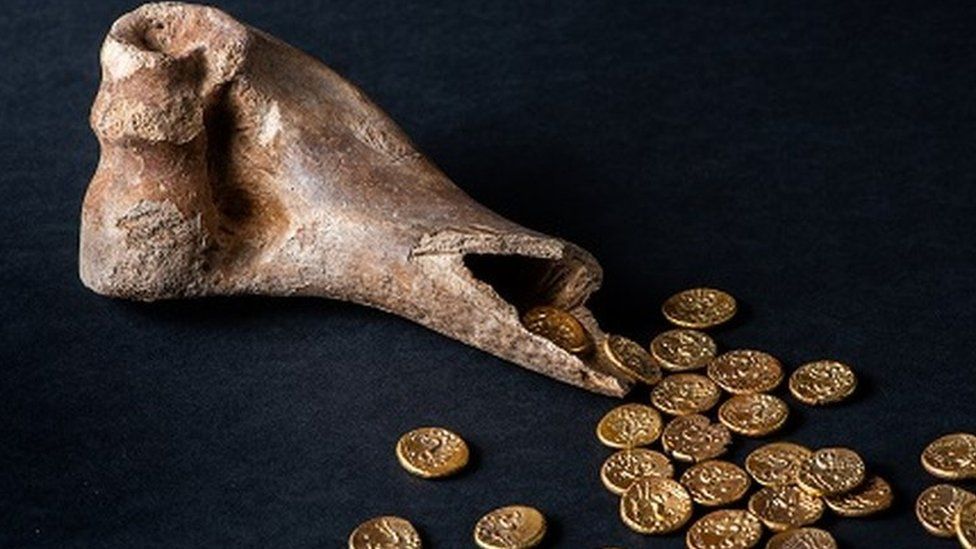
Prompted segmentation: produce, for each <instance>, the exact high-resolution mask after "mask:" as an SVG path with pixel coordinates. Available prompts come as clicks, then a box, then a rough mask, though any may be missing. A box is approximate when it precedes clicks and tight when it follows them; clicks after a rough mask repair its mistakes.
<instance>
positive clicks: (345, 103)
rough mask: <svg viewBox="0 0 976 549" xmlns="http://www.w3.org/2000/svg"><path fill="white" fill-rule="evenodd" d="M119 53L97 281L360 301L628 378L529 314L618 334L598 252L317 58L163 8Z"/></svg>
mask: <svg viewBox="0 0 976 549" xmlns="http://www.w3.org/2000/svg"><path fill="white" fill-rule="evenodd" d="M101 61H102V84H101V88H100V90H99V93H98V96H97V98H96V99H95V103H94V105H93V107H92V113H91V124H92V128H93V129H94V131H95V133H96V134H97V136H98V139H99V142H100V144H101V158H100V160H99V164H98V169H97V171H96V173H95V175H94V177H93V179H92V181H91V184H90V186H89V188H88V192H87V194H86V196H85V202H84V208H83V212H82V225H81V248H80V271H81V278H82V280H83V281H84V283H85V284H86V285H87V286H88V287H89V288H91V289H93V290H94V291H96V292H98V293H101V294H105V295H110V296H116V297H124V298H131V299H139V300H147V301H148V300H156V299H169V298H181V297H191V296H204V295H228V294H262V295H276V296H286V295H305V296H322V297H329V298H335V299H345V300H350V301H354V302H357V303H362V304H365V305H369V306H373V307H377V308H380V309H383V310H386V311H390V312H393V313H396V314H398V315H401V316H404V317H406V318H409V319H411V320H413V321H416V322H418V323H420V324H423V325H425V326H428V327H430V328H432V329H434V330H436V331H438V332H441V333H443V334H446V335H448V336H450V337H454V338H456V339H459V340H461V341H464V342H466V343H468V344H470V345H473V346H475V347H478V348H480V349H483V350H485V351H488V352H490V353H492V354H494V355H497V356H499V357H502V358H505V359H508V360H511V361H512V362H515V363H517V364H520V365H522V366H525V367H527V368H529V369H532V370H535V371H537V372H541V373H543V374H546V375H549V376H551V377H554V378H556V379H559V380H562V381H565V382H567V383H571V384H574V385H578V386H580V387H584V388H587V389H590V390H592V391H597V392H600V393H605V394H610V395H618V396H619V395H622V394H624V393H625V392H626V391H627V389H628V388H629V384H628V383H627V382H626V381H625V380H622V379H619V378H618V377H615V376H614V375H613V374H612V373H610V372H611V370H610V368H609V367H608V366H607V365H606V364H604V363H603V361H602V359H600V358H598V357H597V356H591V357H585V358H582V359H581V358H579V357H576V356H573V355H571V354H569V353H567V352H565V351H563V350H562V349H560V348H559V347H557V346H556V345H554V344H553V343H551V342H550V341H548V340H546V339H544V338H541V337H538V336H535V335H533V334H531V333H529V332H527V331H526V330H525V329H524V328H523V327H522V325H521V322H520V312H521V311H524V310H525V309H526V308H528V307H530V306H533V305H537V304H544V303H551V304H555V305H558V306H562V307H565V308H567V309H569V310H571V311H572V312H573V313H574V314H575V315H576V316H577V317H578V318H580V319H581V320H582V321H583V322H584V323H585V325H586V326H587V328H588V329H589V330H591V332H592V334H593V335H594V337H595V338H596V339H598V340H599V339H600V338H602V337H603V333H602V332H601V331H600V329H599V327H598V326H597V324H596V322H595V321H594V320H593V318H592V315H590V314H589V311H587V309H586V308H585V307H584V303H585V301H586V299H587V298H588V297H589V295H590V294H591V293H592V292H593V291H594V290H596V289H597V288H598V286H599V284H600V278H601V270H600V266H599V265H598V264H597V262H596V261H595V260H594V259H593V257H591V256H590V255H589V254H588V253H587V252H586V251H584V250H582V249H580V248H579V247H577V246H575V245H573V244H571V243H569V242H566V241H563V240H560V239H558V238H553V237H549V236H546V235H543V234H539V233H537V232H534V231H531V230H528V229H526V228H524V227H521V226H519V225H517V224H515V223H513V222H511V221H508V220H506V219H504V218H502V217H500V216H498V215H497V214H495V213H493V212H491V211H489V210H488V209H487V208H485V207H483V206H481V205H479V204H478V203H476V202H475V201H474V200H472V199H471V198H470V197H468V196H467V195H466V194H465V193H464V192H462V191H461V190H460V189H458V188H457V187H456V186H454V184H453V183H451V181H450V180H448V178H447V177H446V176H445V175H444V174H443V173H441V171H439V170H438V169H437V167H436V166H434V165H433V164H432V163H431V162H430V161H429V160H427V159H426V158H425V157H424V156H422V155H421V154H420V153H419V152H417V150H416V148H415V147H414V146H413V145H412V144H411V142H410V140H409V139H408V138H407V136H406V135H404V134H403V132H402V131H401V130H400V129H399V128H398V127H397V126H396V124H394V123H393V122H392V121H391V120H390V119H389V118H388V117H387V116H386V114H384V113H383V112H382V111H381V110H380V109H379V108H378V107H376V106H375V105H374V104H373V103H371V102H370V100H369V99H367V98H366V97H365V95H364V94H363V93H362V92H361V91H360V90H359V89H357V88H356V87H355V86H353V85H351V84H350V83H349V82H347V81H345V80H344V79H342V78H341V77H340V76H338V75H337V74H335V73H334V72H332V71H331V70H330V69H329V68H327V67H326V66H324V65H322V64H321V63H319V62H318V61H316V60H315V59H313V58H311V57H309V56H307V55H305V54H303V53H302V52H300V51H298V50H296V49H294V48H292V47H290V46H288V45H286V44H284V43H282V42H280V41H278V40H276V39H275V38H273V37H271V36H268V35H267V34H264V33H262V32H261V31H258V30H255V29H253V28H251V27H248V26H246V25H243V24H241V23H239V22H237V21H236V20H234V19H233V18H231V17H230V16H228V15H227V14H225V13H223V12H221V11H219V10H216V9H213V8H209V7H203V6H195V5H188V4H177V3H162V4H148V5H145V6H142V7H141V8H139V9H137V10H135V11H133V12H131V13H128V14H126V15H124V16H123V17H121V18H120V19H119V20H118V21H116V22H115V24H114V25H112V29H111V31H110V32H109V34H108V37H107V38H106V39H105V43H104V45H103V47H102V52H101Z"/></svg>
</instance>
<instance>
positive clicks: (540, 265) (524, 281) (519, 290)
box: [464, 254, 565, 316]
mask: <svg viewBox="0 0 976 549" xmlns="http://www.w3.org/2000/svg"><path fill="white" fill-rule="evenodd" d="M464 265H465V266H466V267H467V268H468V270H469V271H471V275H472V276H474V278H475V279H477V280H479V281H481V282H484V283H485V284H487V285H488V286H490V287H491V288H492V289H493V290H494V291H495V293H497V294H498V296H499V297H501V298H502V299H504V300H505V301H506V302H508V303H509V304H511V305H512V306H513V307H515V309H516V310H517V311H518V313H519V316H521V315H522V314H523V313H525V312H526V311H527V310H529V309H530V308H532V307H534V306H536V305H548V304H551V303H553V302H554V301H555V300H557V299H558V298H559V296H560V289H561V286H560V283H561V282H562V280H563V279H562V275H564V274H565V267H564V266H563V265H561V264H560V262H559V261H555V260H552V259H543V258H538V257H527V256H522V255H491V254H468V255H465V256H464Z"/></svg>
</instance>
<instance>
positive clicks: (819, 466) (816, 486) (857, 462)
mask: <svg viewBox="0 0 976 549" xmlns="http://www.w3.org/2000/svg"><path fill="white" fill-rule="evenodd" d="M864 470H865V468H864V460H862V459H861V456H859V455H857V453H855V452H854V451H853V450H849V449H847V448H821V449H820V450H817V451H815V452H814V453H813V455H812V456H810V457H809V458H807V459H806V460H805V461H803V462H802V463H800V468H799V469H798V470H797V472H796V483H797V485H799V486H800V487H801V488H803V489H804V490H806V491H807V492H809V493H810V494H812V495H814V496H832V495H836V494H843V493H844V492H849V491H851V490H853V489H854V488H857V487H858V486H859V485H860V484H861V483H862V482H864Z"/></svg>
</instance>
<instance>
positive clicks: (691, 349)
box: [651, 329, 716, 372]
mask: <svg viewBox="0 0 976 549" xmlns="http://www.w3.org/2000/svg"><path fill="white" fill-rule="evenodd" d="M715 352H716V347H715V342H714V341H713V340H712V338H710V337H708V334H705V333H702V332H699V331H697V330H686V329H678V330H668V331H666V332H661V333H660V334H658V335H657V337H655V338H654V339H653V340H651V355H653V357H654V358H655V359H656V360H657V361H658V363H660V364H661V367H662V368H664V369H665V370H671V371H675V372H679V371H684V370H696V369H698V368H704V367H705V365H707V364H708V361H710V360H712V359H713V358H715Z"/></svg>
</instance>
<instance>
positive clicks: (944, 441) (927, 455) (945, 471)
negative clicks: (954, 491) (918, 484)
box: [922, 433, 976, 480]
mask: <svg viewBox="0 0 976 549" xmlns="http://www.w3.org/2000/svg"><path fill="white" fill-rule="evenodd" d="M922 467H925V470H926V471H928V472H929V473H931V474H932V475H935V476H936V477H939V478H942V479H947V480H959V479H968V478H976V435H971V434H969V433H952V434H951V435H945V436H942V437H939V438H937V439H936V440H935V441H933V442H932V443H931V444H929V445H928V446H927V447H926V448H925V450H924V451H923V452H922Z"/></svg>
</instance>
